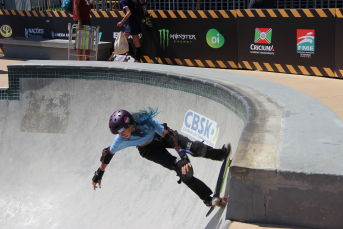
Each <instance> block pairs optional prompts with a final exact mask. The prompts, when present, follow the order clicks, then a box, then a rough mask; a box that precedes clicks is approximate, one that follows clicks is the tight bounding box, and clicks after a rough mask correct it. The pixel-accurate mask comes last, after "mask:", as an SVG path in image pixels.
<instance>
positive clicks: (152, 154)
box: [137, 136, 212, 200]
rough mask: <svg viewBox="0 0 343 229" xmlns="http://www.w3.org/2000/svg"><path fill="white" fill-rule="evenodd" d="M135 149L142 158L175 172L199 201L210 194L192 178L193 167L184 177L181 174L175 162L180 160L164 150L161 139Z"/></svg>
mask: <svg viewBox="0 0 343 229" xmlns="http://www.w3.org/2000/svg"><path fill="white" fill-rule="evenodd" d="M137 148H138V150H139V153H140V155H141V156H142V157H144V158H146V159H148V160H150V161H153V162H155V163H157V164H160V165H162V166H163V167H165V168H168V169H170V170H174V171H176V173H177V175H178V176H179V177H180V180H181V181H183V183H185V184H186V185H187V187H188V188H190V189H191V190H192V191H193V192H194V193H195V194H197V195H198V196H199V198H200V199H202V200H205V199H206V198H207V197H208V196H210V195H211V194H212V190H211V189H210V188H209V187H208V186H207V185H206V184H205V183H203V182H202V181H201V180H199V179H197V178H196V177H194V176H193V167H190V168H189V170H188V172H187V173H186V174H185V175H184V174H182V172H181V167H180V168H179V167H178V166H177V162H178V161H179V160H180V159H178V158H176V157H174V156H173V155H171V154H170V153H169V152H168V150H166V149H165V146H164V142H163V141H162V139H161V137H159V136H157V137H155V139H154V140H153V142H152V143H150V144H149V145H147V146H144V147H137Z"/></svg>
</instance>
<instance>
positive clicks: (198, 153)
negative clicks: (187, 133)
mask: <svg viewBox="0 0 343 229" xmlns="http://www.w3.org/2000/svg"><path fill="white" fill-rule="evenodd" d="M190 151H191V152H192V153H194V156H195V157H204V156H205V155H206V152H207V146H206V145H205V144H204V143H202V142H199V141H195V142H193V143H192V145H191V147H190Z"/></svg>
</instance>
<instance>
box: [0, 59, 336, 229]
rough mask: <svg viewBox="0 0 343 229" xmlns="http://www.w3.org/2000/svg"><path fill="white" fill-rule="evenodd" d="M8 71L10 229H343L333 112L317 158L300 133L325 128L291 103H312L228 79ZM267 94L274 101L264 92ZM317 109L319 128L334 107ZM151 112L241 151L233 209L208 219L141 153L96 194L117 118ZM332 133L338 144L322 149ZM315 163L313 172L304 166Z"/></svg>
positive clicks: (4, 120)
mask: <svg viewBox="0 0 343 229" xmlns="http://www.w3.org/2000/svg"><path fill="white" fill-rule="evenodd" d="M8 72H9V85H10V88H9V90H7V91H1V92H0V93H1V94H0V96H1V97H0V98H1V100H0V212H1V213H0V223H1V228H96V227H100V228H228V227H229V225H230V220H237V221H247V222H263V223H277V224H284V225H294V226H303V227H318V228H325V227H331V228H335V227H336V228H339V227H338V226H337V225H343V222H342V221H340V220H342V219H341V218H340V217H338V215H339V214H340V213H341V212H342V207H341V206H343V204H342V203H341V202H342V200H341V198H339V197H340V196H341V194H342V180H341V177H342V176H341V175H340V173H339V172H337V171H338V168H340V165H339V164H338V163H339V162H338V161H340V160H341V159H342V156H341V155H340V154H339V153H338V151H339V150H341V149H342V142H339V140H337V139H338V138H336V137H335V136H337V135H338V136H339V134H341V133H343V131H342V130H343V125H342V123H341V122H339V121H338V120H337V119H335V117H333V116H330V115H331V113H325V115H326V116H328V117H329V118H332V119H331V120H330V122H328V121H325V120H322V123H321V124H320V127H322V125H326V128H329V130H327V129H324V128H321V129H320V130H321V135H318V129H316V131H317V132H314V133H313V134H312V135H311V136H310V137H311V139H310V137H308V138H309V139H310V140H308V142H307V143H308V144H311V145H310V146H307V148H306V147H304V144H305V143H303V144H300V143H299V141H300V140H302V139H303V137H302V135H301V134H300V133H298V132H297V131H300V132H301V131H302V129H301V128H302V127H303V126H304V125H308V124H309V125H308V126H309V127H307V126H306V131H309V129H310V128H311V126H312V125H310V124H311V123H312V121H313V118H314V117H308V119H307V122H304V120H303V119H302V120H296V121H294V120H293V122H291V121H292V120H290V118H292V117H293V116H294V115H295V113H294V112H295V110H296V109H295V108H294V109H292V105H289V103H288V98H287V96H288V97H292V96H293V95H294V96H297V98H298V99H299V100H298V101H301V102H308V101H310V99H309V98H307V97H304V96H299V94H297V93H296V92H292V93H288V92H289V91H287V89H285V88H282V90H280V88H278V87H279V86H278V85H270V84H269V85H267V84H259V83H258V82H253V80H251V79H250V78H249V82H243V81H240V80H242V79H238V78H236V76H235V75H229V74H228V73H225V72H221V71H214V70H204V69H197V68H187V67H176V66H173V67H170V66H164V65H149V64H135V63H105V62H87V63H86V64H85V63H84V62H83V63H82V62H73V61H70V62H69V61H27V62H22V63H19V64H15V65H11V66H8ZM210 76H211V77H210ZM227 77H228V78H229V80H228V79H227ZM250 81H251V82H250ZM264 83H265V82H264ZM251 84H254V86H251ZM267 86H269V87H267ZM270 86H272V87H273V89H270V88H271V87H270ZM263 87H264V88H265V89H269V91H268V93H269V94H268V93H262V91H263V90H262V89H263ZM252 88H254V89H252ZM283 90H285V91H286V94H287V96H285V94H284V91H283ZM276 92H278V93H276ZM273 93H274V94H280V96H283V97H282V99H278V97H277V95H276V96H275V97H274V94H273ZM292 99H293V98H292ZM293 101H294V100H293ZM308 104H309V106H311V107H312V108H314V107H315V109H316V110H315V113H314V115H315V116H317V117H315V119H314V120H317V119H318V118H319V119H320V120H321V117H322V116H321V115H322V110H323V109H324V108H322V107H320V105H317V104H316V103H314V102H312V103H308ZM149 106H150V107H153V108H155V107H158V108H159V111H160V112H161V113H160V114H159V115H158V116H157V117H156V119H157V120H158V121H159V122H161V123H163V122H166V123H168V126H170V127H171V128H173V129H176V130H178V131H179V132H181V133H183V132H182V127H183V123H184V122H185V115H186V113H187V112H189V111H192V112H194V113H197V114H201V115H202V116H203V117H206V118H207V119H208V120H212V121H214V122H216V123H217V125H216V127H217V128H216V130H215V131H214V132H215V133H217V135H216V143H215V144H216V145H215V146H216V147H217V148H219V147H221V146H222V145H223V144H225V143H227V142H228V141H230V142H231V143H232V146H233V152H234V155H233V164H232V166H231V168H230V176H229V178H228V180H227V182H226V185H225V190H224V193H225V195H228V196H229V202H228V204H227V206H226V207H225V208H220V209H216V210H215V211H214V212H213V213H212V214H211V215H210V217H208V218H206V217H205V215H206V213H207V211H208V208H207V207H205V205H204V204H203V203H202V201H201V200H199V198H198V197H197V196H196V195H195V194H194V193H192V192H191V191H190V190H189V189H188V188H187V187H186V186H185V185H184V184H181V185H179V184H177V180H178V179H177V178H178V177H177V176H175V175H176V174H175V172H172V171H169V170H166V169H164V168H163V167H161V166H159V165H157V164H154V163H152V162H150V161H147V160H145V159H143V158H142V157H141V156H140V155H139V153H138V151H137V149H135V148H134V147H132V148H128V149H125V150H123V151H120V152H118V153H117V154H116V155H115V156H114V157H113V159H112V161H111V164H110V165H109V166H108V167H107V169H106V172H105V175H104V178H103V182H102V188H101V189H97V190H96V191H94V190H93V187H92V185H91V178H92V176H93V174H94V171H95V170H96V169H97V168H98V167H99V165H100V161H99V159H100V155H101V151H102V149H103V148H105V147H107V146H109V145H110V144H112V141H113V139H114V136H113V135H112V134H111V133H110V131H109V130H108V119H109V116H110V115H111V114H112V113H113V112H114V111H115V110H116V109H119V108H123V109H126V110H129V111H138V110H140V109H144V108H147V107H149ZM318 107H320V109H322V110H320V109H318V110H317V108H318ZM306 109H307V108H306V107H303V108H302V110H303V111H304V112H306V111H307V110H306ZM324 110H325V109H324ZM292 112H293V113H292ZM297 115H298V117H302V114H301V112H299V113H298V114H297ZM319 116H320V117H319ZM301 121H302V122H303V123H302V122H301ZM296 122H298V123H300V124H298V125H296ZM310 122H311V123H310ZM332 122H333V123H332ZM330 125H331V126H330ZM194 127H195V126H194ZM320 127H318V128H320ZM316 128H317V127H316ZM328 133H331V134H332V133H334V134H335V136H333V137H330V139H326V141H322V138H323V137H322V136H323V135H324V134H328ZM183 134H185V133H183ZM185 135H187V134H185ZM291 135H294V137H295V138H292V136H291ZM326 136H327V135H326ZM340 136H342V135H340ZM189 137H190V138H192V136H189ZM312 138H314V139H313V140H312ZM192 139H194V138H192ZM306 139H307V138H306ZM318 139H319V140H320V141H322V142H323V144H324V146H321V147H322V148H321V149H322V150H325V152H326V153H327V155H326V156H334V157H335V158H336V159H337V160H338V161H337V162H332V161H331V160H329V159H327V158H326V157H325V158H324V159H322V160H320V161H321V162H322V163H325V165H327V163H329V162H331V165H332V167H331V168H327V167H324V166H321V165H318V164H317V165H315V164H314V162H316V161H317V162H319V159H320V158H321V157H322V155H317V154H318V153H317V154H315V156H313V155H312V154H311V152H312V151H311V149H312V148H311V147H316V146H317V145H316V144H315V143H313V142H314V141H317V140H318ZM286 143H288V144H286ZM325 145H329V147H331V150H328V149H329V148H325ZM289 147H290V148H289ZM323 147H324V148H323ZM299 149H304V154H305V155H304V156H303V157H302V156H300V155H295V156H294V154H292V153H291V154H290V155H292V156H294V157H292V158H291V159H289V158H288V157H286V156H285V154H286V153H289V152H290V150H291V151H294V152H296V153H299ZM170 152H171V153H172V154H174V155H175V152H173V151H170ZM340 152H342V151H340ZM308 155H310V156H311V158H310V159H308V161H307V162H305V161H301V160H300V162H298V161H299V158H304V157H305V156H308ZM190 160H191V162H192V165H193V167H194V172H195V176H196V177H198V178H200V179H201V180H203V181H204V182H205V183H206V184H207V185H208V186H209V187H211V188H213V189H214V187H215V184H216V180H217V176H218V173H219V170H220V166H221V163H220V162H216V161H211V160H207V159H204V158H190ZM289 161H291V162H292V163H287V162H289ZM301 165H302V166H303V168H302V167H301ZM325 169H331V171H327V170H325ZM316 171H319V172H316ZM315 217H317V219H316V218H315ZM323 217H328V218H327V219H330V222H328V221H326V220H324V222H323ZM328 225H329V226H328Z"/></svg>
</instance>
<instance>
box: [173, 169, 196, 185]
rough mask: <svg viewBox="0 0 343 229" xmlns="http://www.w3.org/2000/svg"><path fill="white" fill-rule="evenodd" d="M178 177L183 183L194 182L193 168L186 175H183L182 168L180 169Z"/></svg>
mask: <svg viewBox="0 0 343 229" xmlns="http://www.w3.org/2000/svg"><path fill="white" fill-rule="evenodd" d="M177 175H178V176H179V177H180V179H181V181H182V182H183V183H189V182H192V180H193V178H194V177H193V175H194V172H193V167H190V168H188V172H187V173H186V174H185V175H184V174H182V171H181V168H179V169H178V171H177Z"/></svg>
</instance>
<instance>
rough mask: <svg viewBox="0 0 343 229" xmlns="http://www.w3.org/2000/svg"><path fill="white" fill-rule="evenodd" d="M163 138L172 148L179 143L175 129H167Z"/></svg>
mask: <svg viewBox="0 0 343 229" xmlns="http://www.w3.org/2000/svg"><path fill="white" fill-rule="evenodd" d="M164 139H165V140H166V141H167V142H168V143H169V144H170V146H171V147H172V148H174V147H175V146H178V145H180V143H179V137H178V136H177V131H172V130H170V129H169V130H168V133H167V134H166V135H165V136H164Z"/></svg>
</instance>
